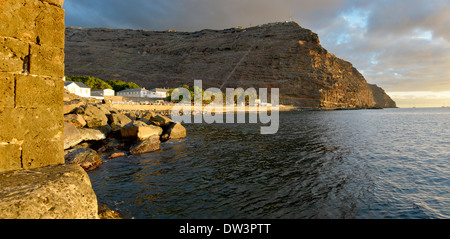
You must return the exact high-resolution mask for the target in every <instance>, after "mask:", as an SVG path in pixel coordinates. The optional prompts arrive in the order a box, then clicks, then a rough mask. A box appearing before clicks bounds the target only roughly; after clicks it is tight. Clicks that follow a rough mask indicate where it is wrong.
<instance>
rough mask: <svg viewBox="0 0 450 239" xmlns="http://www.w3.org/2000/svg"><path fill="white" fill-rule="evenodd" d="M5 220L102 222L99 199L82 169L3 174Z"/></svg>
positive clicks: (0, 199)
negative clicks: (89, 220) (99, 220)
mask: <svg viewBox="0 0 450 239" xmlns="http://www.w3.org/2000/svg"><path fill="white" fill-rule="evenodd" d="M0 218H2V219H98V218H99V217H98V205H97V196H96V195H95V193H94V190H93V189H92V185H91V182H90V180H89V176H88V175H87V173H86V172H85V171H84V170H83V169H82V168H81V167H80V166H78V165H60V166H52V167H44V168H39V169H33V170H22V171H12V172H4V173H0Z"/></svg>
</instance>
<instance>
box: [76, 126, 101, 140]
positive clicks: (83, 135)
mask: <svg viewBox="0 0 450 239" xmlns="http://www.w3.org/2000/svg"><path fill="white" fill-rule="evenodd" d="M78 131H79V132H80V139H81V141H98V140H104V139H106V136H107V134H105V133H104V132H102V131H101V130H100V129H87V128H84V129H78Z"/></svg>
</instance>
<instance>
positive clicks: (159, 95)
mask: <svg viewBox="0 0 450 239" xmlns="http://www.w3.org/2000/svg"><path fill="white" fill-rule="evenodd" d="M167 91H169V89H163V88H155V89H153V90H150V91H149V94H148V95H147V97H149V98H154V99H165V98H166V97H167Z"/></svg>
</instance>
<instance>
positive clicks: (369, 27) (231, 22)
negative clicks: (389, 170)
mask: <svg viewBox="0 0 450 239" xmlns="http://www.w3.org/2000/svg"><path fill="white" fill-rule="evenodd" d="M64 8H65V9H66V25H67V26H81V27H109V28H132V29H147V30H166V29H176V30H179V31H197V30H201V29H206V28H209V29H224V28H230V27H235V26H244V27H248V26H251V25H259V24H264V23H268V22H276V21H286V20H289V19H291V18H292V20H294V21H296V22H297V23H299V24H300V25H301V26H303V27H305V28H309V29H311V30H313V31H314V32H316V33H318V34H319V37H320V39H321V43H322V45H323V46H324V47H325V48H327V49H328V50H329V51H330V52H332V53H334V54H335V55H336V56H338V57H340V58H343V59H345V60H348V61H350V62H352V63H353V65H354V66H355V67H356V68H357V69H358V70H360V71H361V72H362V73H363V75H364V76H365V77H366V79H367V81H368V82H370V83H376V84H378V85H380V86H382V87H383V88H385V89H386V91H388V92H390V91H392V92H393V91H396V92H400V91H424V90H426V91H450V83H449V82H450V30H449V29H450V2H449V1H448V0H320V1H313V0H277V1H272V0H127V1H123V0H95V1H92V0H66V1H65V5H64Z"/></svg>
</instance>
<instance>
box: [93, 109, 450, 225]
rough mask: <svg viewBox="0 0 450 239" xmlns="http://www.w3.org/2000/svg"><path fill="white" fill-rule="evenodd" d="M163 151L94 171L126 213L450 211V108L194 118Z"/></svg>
mask: <svg viewBox="0 0 450 239" xmlns="http://www.w3.org/2000/svg"><path fill="white" fill-rule="evenodd" d="M185 126H186V129H187V133H188V137H187V138H185V139H181V140H170V141H167V142H165V143H163V144H162V145H161V149H160V150H159V151H157V152H152V153H148V154H142V155H139V156H127V157H123V158H116V159H111V160H105V161H104V164H103V165H101V166H100V168H98V169H96V170H94V171H90V172H89V176H90V178H91V181H92V184H93V188H94V190H95V192H96V194H97V197H98V200H99V203H100V204H106V205H107V206H109V207H110V208H111V209H113V210H117V211H118V212H119V213H120V214H121V215H122V216H123V217H124V218H136V219H139V218H145V219H147V218H148V219H150V218H155V219H159V218H182V219H203V218H221V219H228V218H243V219H247V218H248V219H253V218H255V219H260V218H269V219H276V218H294V219H308V218H375V219H382V218H402V219H403V218H407V219H413V218H414V219H415V218H420V219H428V218H450V108H429V109H425V108H424V109H385V110H359V111H323V112H320V111H304V112H280V128H279V131H278V133H277V134H275V135H261V134H260V127H261V125H259V124H185Z"/></svg>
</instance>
